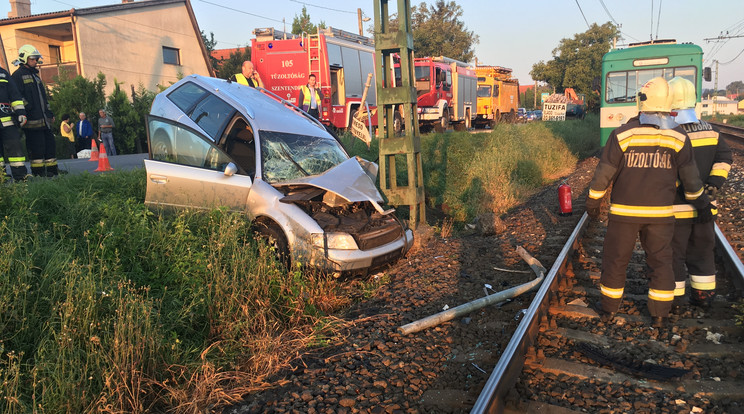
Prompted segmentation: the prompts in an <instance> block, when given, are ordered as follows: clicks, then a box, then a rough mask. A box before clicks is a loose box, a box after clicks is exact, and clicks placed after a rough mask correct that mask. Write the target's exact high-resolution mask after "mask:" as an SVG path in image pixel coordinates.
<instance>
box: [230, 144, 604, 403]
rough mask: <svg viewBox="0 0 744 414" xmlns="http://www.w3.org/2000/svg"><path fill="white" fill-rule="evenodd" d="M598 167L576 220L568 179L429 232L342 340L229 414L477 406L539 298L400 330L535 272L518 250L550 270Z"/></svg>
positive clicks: (581, 179) (353, 312) (581, 168)
mask: <svg viewBox="0 0 744 414" xmlns="http://www.w3.org/2000/svg"><path fill="white" fill-rule="evenodd" d="M596 162H597V159H596V158H590V159H587V160H585V161H583V162H581V163H580V164H579V165H578V166H577V168H576V170H575V172H574V173H572V174H571V175H569V176H567V177H564V178H565V179H566V182H567V183H568V184H569V185H570V186H571V188H572V195H573V208H574V214H573V215H570V216H560V215H559V214H558V212H559V205H558V189H557V188H558V185H560V182H557V183H555V184H552V185H549V186H547V187H545V188H544V189H542V190H541V191H540V192H538V193H537V194H535V195H534V196H532V197H531V198H530V199H529V200H528V201H527V202H526V203H524V204H522V205H520V206H518V207H516V208H514V209H512V210H511V211H509V212H508V213H507V214H505V215H503V216H502V217H493V216H491V217H480V218H479V219H478V220H477V221H476V223H474V224H473V225H472V226H470V227H471V228H469V229H467V230H465V231H462V232H458V233H457V234H454V235H452V236H451V237H447V238H442V237H441V236H440V234H438V233H435V231H434V230H433V229H430V228H429V229H419V230H418V231H417V246H416V247H415V248H414V249H413V250H412V251H411V252H409V254H408V255H407V256H406V257H405V258H404V259H402V260H401V261H400V262H399V263H397V264H396V265H395V266H394V267H392V268H390V269H388V270H386V271H385V272H384V273H380V274H377V275H374V276H371V278H376V277H384V278H388V279H389V281H387V283H384V284H382V286H381V287H380V288H379V289H378V290H377V291H376V292H375V293H374V294H373V295H372V296H371V297H369V298H366V299H361V300H359V301H357V302H355V304H354V305H353V306H352V307H351V308H350V309H348V311H347V312H346V313H345V314H344V315H340V316H341V317H342V319H343V320H344V321H346V325H345V326H346V327H345V328H344V330H343V338H341V339H340V340H339V341H338V343H337V344H335V345H334V346H331V347H325V348H323V349H320V350H319V351H318V352H309V353H308V354H306V355H304V356H303V358H302V359H301V360H298V361H295V362H294V364H293V365H294V370H293V371H292V372H287V373H283V374H282V375H281V376H280V378H276V380H277V384H282V385H280V386H276V387H274V388H272V389H269V390H266V391H263V392H260V393H257V394H254V395H249V396H246V400H245V402H244V403H242V404H239V405H236V406H235V407H232V408H231V409H229V410H226V412H229V413H258V412H303V413H304V412H307V413H357V412H361V413H366V412H372V413H384V412H387V413H393V412H427V413H431V412H467V411H469V409H470V408H471V407H472V404H473V403H474V402H475V399H476V398H477V396H478V394H479V393H480V390H481V388H482V387H483V384H484V383H485V381H486V380H487V379H488V376H489V374H490V372H491V370H492V369H493V367H494V366H495V364H496V363H497V362H498V358H499V356H500V354H501V351H502V350H503V349H504V348H505V346H506V345H507V343H508V341H509V339H510V337H511V333H512V332H513V330H514V329H515V328H516V326H517V321H518V318H519V316H520V311H521V310H522V309H525V308H526V307H527V306H528V305H529V303H530V301H531V298H532V294H531V293H528V294H524V295H522V296H519V297H516V298H514V299H513V300H510V301H508V302H505V303H501V304H497V305H491V306H488V307H485V308H481V309H479V310H476V311H474V312H472V313H470V314H468V315H465V316H462V317H459V318H455V319H454V320H452V321H448V322H445V323H442V324H440V325H438V326H435V327H432V328H428V329H425V330H423V331H420V332H417V333H411V334H407V335H403V334H401V333H399V332H398V328H399V327H400V326H402V325H404V324H407V323H410V322H413V321H416V320H418V319H421V318H424V317H426V316H429V315H433V314H436V313H438V312H440V311H442V310H443V309H445V308H453V307H455V306H458V305H461V304H464V303H467V302H470V301H472V300H475V299H478V298H481V297H483V296H485V295H486V293H488V294H492V293H494V292H499V291H503V290H506V289H509V288H511V287H515V286H518V285H521V284H524V283H527V282H529V281H532V280H533V279H535V277H536V275H535V273H534V271H533V270H532V269H531V268H530V267H529V266H528V265H527V264H526V263H525V261H524V260H523V259H522V258H521V257H520V256H519V255H518V254H517V252H516V248H517V247H518V246H522V247H523V248H524V249H525V250H526V251H527V252H528V253H529V254H531V255H532V256H533V257H535V258H536V259H537V260H539V261H540V262H541V263H542V265H543V266H544V267H546V268H548V269H549V268H550V266H551V264H552V262H553V261H554V259H555V257H557V255H558V253H559V251H560V248H561V247H562V245H563V243H565V240H566V239H567V238H568V236H569V235H570V232H571V231H572V230H573V228H574V226H575V224H576V222H577V221H578V220H579V218H580V217H581V214H583V200H584V197H585V194H586V187H587V186H588V184H589V181H590V180H591V177H592V174H593V172H594V168H595V166H596ZM561 181H562V180H561ZM362 282H363V281H361V280H356V281H354V280H352V281H349V283H350V284H354V283H362Z"/></svg>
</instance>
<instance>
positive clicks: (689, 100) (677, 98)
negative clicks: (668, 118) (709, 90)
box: [669, 76, 698, 124]
mask: <svg viewBox="0 0 744 414" xmlns="http://www.w3.org/2000/svg"><path fill="white" fill-rule="evenodd" d="M669 89H670V90H671V94H672V110H673V111H675V112H677V114H676V116H675V117H674V120H675V121H677V122H678V123H680V124H690V123H695V122H698V116H697V114H696V113H695V104H696V103H697V94H696V93H695V84H693V83H692V82H690V81H689V80H687V79H685V78H682V77H679V76H677V77H675V78H672V80H670V81H669Z"/></svg>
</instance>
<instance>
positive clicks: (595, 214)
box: [586, 199, 601, 220]
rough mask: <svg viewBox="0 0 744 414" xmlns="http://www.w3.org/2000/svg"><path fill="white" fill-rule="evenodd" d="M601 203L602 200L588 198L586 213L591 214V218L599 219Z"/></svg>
mask: <svg viewBox="0 0 744 414" xmlns="http://www.w3.org/2000/svg"><path fill="white" fill-rule="evenodd" d="M600 205H601V200H592V199H587V200H586V214H587V215H588V216H589V218H591V219H592V220H597V219H599V210H600Z"/></svg>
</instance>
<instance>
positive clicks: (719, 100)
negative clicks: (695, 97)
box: [702, 96, 738, 105]
mask: <svg viewBox="0 0 744 414" xmlns="http://www.w3.org/2000/svg"><path fill="white" fill-rule="evenodd" d="M702 101H703V102H705V103H711V104H712V103H713V98H710V99H703V100H702ZM737 103H738V102H737V101H734V100H732V99H728V98H724V97H723V96H719V97H718V98H716V104H718V105H736V104H737Z"/></svg>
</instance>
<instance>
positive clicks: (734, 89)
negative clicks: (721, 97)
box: [726, 81, 744, 96]
mask: <svg viewBox="0 0 744 414" xmlns="http://www.w3.org/2000/svg"><path fill="white" fill-rule="evenodd" d="M726 94H728V95H732V94H736V96H742V94H744V82H742V81H733V82H731V83H729V84H728V86H727V87H726Z"/></svg>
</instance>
